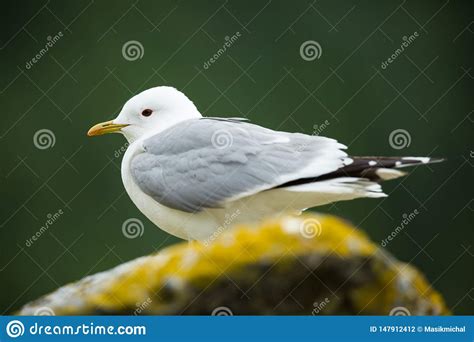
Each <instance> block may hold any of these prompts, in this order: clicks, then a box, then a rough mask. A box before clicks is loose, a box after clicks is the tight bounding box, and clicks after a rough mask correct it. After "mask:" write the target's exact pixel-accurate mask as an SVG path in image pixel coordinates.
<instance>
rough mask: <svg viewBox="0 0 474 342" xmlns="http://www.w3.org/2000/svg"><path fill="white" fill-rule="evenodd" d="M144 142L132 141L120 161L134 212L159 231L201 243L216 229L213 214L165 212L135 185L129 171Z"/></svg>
mask: <svg viewBox="0 0 474 342" xmlns="http://www.w3.org/2000/svg"><path fill="white" fill-rule="evenodd" d="M142 141H143V139H140V140H137V141H134V142H133V143H132V144H131V145H130V146H129V147H128V149H127V151H126V152H125V155H124V157H123V160H122V170H121V171H122V181H123V185H124V187H125V190H126V191H127V193H128V196H130V198H131V200H132V201H133V203H134V204H135V205H136V206H137V208H138V209H139V210H140V211H141V212H142V213H143V214H144V215H145V216H146V217H147V218H148V219H149V220H150V221H152V222H153V223H154V224H156V225H157V226H158V227H160V228H161V229H162V230H164V231H166V232H168V233H170V234H172V235H175V236H177V237H180V238H182V239H186V240H202V239H205V238H207V237H208V236H210V235H211V234H212V233H213V232H214V231H216V230H217V229H218V227H219V222H218V221H217V220H216V214H217V216H220V215H218V213H216V212H215V210H208V211H203V212H200V213H196V214H193V213H186V212H183V211H179V210H175V209H171V208H168V207H166V206H164V205H161V204H160V203H158V202H157V201H155V200H154V199H153V198H152V197H150V196H149V195H147V194H145V193H144V192H143V191H142V190H141V189H140V188H139V187H138V185H137V184H136V183H135V181H134V180H133V177H132V173H131V170H130V164H131V160H132V158H133V157H134V156H135V155H137V154H139V153H141V152H142V151H143V149H142Z"/></svg>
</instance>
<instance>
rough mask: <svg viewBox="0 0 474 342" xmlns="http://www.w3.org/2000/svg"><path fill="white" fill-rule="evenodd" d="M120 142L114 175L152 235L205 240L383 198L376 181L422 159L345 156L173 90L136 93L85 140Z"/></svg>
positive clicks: (313, 138) (333, 145) (325, 142)
mask: <svg viewBox="0 0 474 342" xmlns="http://www.w3.org/2000/svg"><path fill="white" fill-rule="evenodd" d="M107 133H121V134H123V135H124V136H125V138H126V139H127V141H128V147H127V150H126V152H125V154H124V156H123V159H122V165H121V176H122V181H123V184H124V187H125V190H126V192H127V193H128V195H129V196H130V198H131V200H132V201H133V203H134V204H135V205H136V206H137V208H138V209H139V210H140V211H141V212H142V213H143V214H144V215H145V216H146V217H147V218H148V219H149V220H150V221H152V222H153V223H154V224H155V225H157V226H158V227H160V228H161V229H162V230H164V231H166V232H168V233H169V234H172V235H174V236H177V237H179V238H182V239H186V240H205V239H209V238H210V237H212V236H214V235H215V234H216V233H219V232H222V231H223V230H225V229H227V228H229V227H230V226H231V225H235V224H240V223H250V222H256V221H259V220H261V219H263V218H265V217H275V216H279V215H282V214H288V213H290V214H299V213H301V212H302V211H304V210H306V209H308V208H312V207H316V206H321V205H325V204H328V203H332V202H336V201H344V200H352V199H356V198H380V197H385V196H387V195H386V194H385V193H384V192H383V191H382V188H381V186H380V184H379V183H380V182H381V181H385V180H390V179H394V178H398V177H401V176H403V175H405V172H403V171H401V170H400V169H401V168H404V167H407V166H413V165H419V164H428V163H434V162H439V161H442V159H434V158H429V157H353V156H348V155H347V153H346V152H345V151H344V150H345V149H346V146H344V145H343V144H340V143H338V142H337V141H336V140H334V139H331V138H326V137H322V136H318V135H306V134H301V133H288V132H282V131H274V130H271V129H268V128H264V127H261V126H258V125H255V124H252V123H250V122H248V120H246V119H243V118H221V117H203V116H202V115H201V113H200V112H199V110H198V109H197V108H196V106H195V105H194V103H193V102H192V101H191V100H189V99H188V98H187V97H186V95H184V94H183V93H182V92H180V91H178V90H177V89H175V88H173V87H168V86H159V87H154V88H150V89H148V90H145V91H143V92H141V93H139V94H138V95H135V96H134V97H132V98H131V99H130V100H128V101H127V102H126V103H125V105H124V106H123V108H122V110H121V112H120V113H119V114H118V116H117V117H116V118H115V119H113V120H111V121H107V122H103V123H99V124H97V125H95V126H93V127H92V128H91V129H90V130H89V131H88V133H87V134H88V135H89V136H98V135H102V134H107Z"/></svg>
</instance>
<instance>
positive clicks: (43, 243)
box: [0, 0, 474, 314]
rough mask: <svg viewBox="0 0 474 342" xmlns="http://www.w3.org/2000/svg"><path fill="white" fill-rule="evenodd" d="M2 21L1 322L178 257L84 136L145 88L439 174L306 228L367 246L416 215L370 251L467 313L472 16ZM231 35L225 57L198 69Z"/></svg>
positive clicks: (276, 11)
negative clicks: (68, 288)
mask: <svg viewBox="0 0 474 342" xmlns="http://www.w3.org/2000/svg"><path fill="white" fill-rule="evenodd" d="M2 12H3V20H2V24H1V25H2V30H1V33H0V35H1V40H0V44H1V46H2V47H1V50H0V58H1V64H0V65H1V74H2V77H1V84H0V91H1V93H0V99H1V104H2V106H1V107H2V112H1V132H0V134H1V135H0V137H1V139H0V142H1V147H2V151H3V153H2V162H1V164H0V176H1V177H0V179H1V192H2V206H1V210H0V221H1V226H0V277H1V282H0V284H1V285H0V286H1V291H0V309H1V311H0V312H1V313H3V314H6V313H10V312H12V311H14V310H15V309H17V308H19V307H20V306H21V305H23V304H24V303H26V302H27V301H29V300H32V299H35V298H36V297H38V296H40V295H43V294H45V293H47V292H49V291H52V290H54V289H56V288H57V287H59V286H61V285H64V284H66V283H68V282H71V281H74V280H77V279H80V278H82V277H84V276H85V275H87V274H92V273H96V272H99V271H102V270H106V269H109V268H111V267H113V266H115V265H118V264H120V263H122V262H124V261H127V260H131V259H134V258H136V257H139V256H142V255H145V254H148V253H152V252H154V251H156V250H158V249H161V248H163V247H164V246H166V245H169V244H173V243H175V242H177V241H178V239H177V238H174V237H171V236H169V235H168V234H166V233H164V232H162V231H161V230H159V229H158V228H156V227H155V226H154V225H153V224H152V223H151V222H149V221H148V220H147V219H146V218H145V217H143V215H142V214H141V213H140V212H139V211H138V210H137V209H136V208H135V207H134V205H133V204H132V202H131V201H130V199H129V198H128V196H127V194H126V193H124V189H123V186H122V183H121V178H120V162H121V156H122V154H123V153H121V152H120V148H121V147H123V146H124V143H125V140H124V138H123V137H121V136H119V135H114V136H106V137H102V138H96V139H91V138H87V137H86V135H85V133H86V131H87V129H88V128H89V127H90V126H91V125H92V124H94V123H96V122H99V121H104V120H107V119H111V118H113V117H114V116H115V115H116V113H118V112H119V110H120V108H121V106H122V104H123V103H124V102H125V101H126V100H127V99H128V98H130V97H131V96H132V95H133V94H136V93H138V92H140V91H141V90H144V89H147V88H149V87H153V86H157V85H172V86H175V87H177V88H178V89H181V90H183V91H184V92H185V93H186V94H187V95H188V96H189V97H190V98H191V99H192V100H193V101H194V102H195V104H196V105H197V107H198V108H199V109H200V110H201V111H202V112H203V114H204V115H210V116H246V117H248V118H250V119H251V120H252V121H253V122H255V123H257V124H260V125H264V126H267V127H270V128H273V129H279V130H286V131H292V132H296V131H299V132H305V133H308V134H311V133H312V132H313V129H314V128H313V127H314V126H315V125H316V127H317V128H318V129H319V130H321V129H322V127H323V123H325V121H326V120H327V122H328V124H325V126H326V127H325V128H324V129H323V131H322V135H325V136H330V137H334V138H337V139H338V140H340V141H341V142H343V143H345V144H347V145H348V146H349V151H350V153H351V154H354V155H409V156H410V155H415V156H419V155H420V156H424V155H432V156H443V157H447V158H448V161H447V162H446V163H444V164H438V165H432V166H429V167H419V168H417V169H416V170H415V171H414V172H413V173H412V174H411V175H410V176H408V177H406V178H404V179H402V180H397V181H393V182H389V183H386V184H385V185H384V189H385V190H386V192H387V193H389V194H390V197H388V198H386V199H382V200H370V199H363V200H357V201H351V202H344V203H337V204H336V205H332V206H325V207H321V208H318V210H320V211H323V212H330V213H333V214H336V215H339V216H341V217H344V218H346V219H348V220H350V221H352V222H353V223H355V224H357V225H359V226H360V227H361V229H364V230H365V231H366V232H368V234H369V235H370V236H371V237H372V238H373V239H374V241H376V242H378V243H380V241H381V240H382V239H384V238H385V237H386V236H387V235H389V234H390V233H391V232H392V231H393V230H394V229H395V227H396V226H398V225H400V223H401V220H402V218H403V214H409V213H411V212H413V211H414V210H415V209H417V210H418V211H419V214H418V215H416V218H415V219H414V220H413V221H412V222H411V223H410V224H409V225H408V226H407V227H406V228H405V229H404V230H403V232H402V233H400V234H399V235H398V236H397V237H396V238H395V239H394V240H393V241H392V242H390V243H389V244H388V245H387V246H386V247H385V248H387V249H388V250H389V251H390V252H391V253H393V254H394V255H395V256H396V257H397V258H399V259H401V260H403V261H407V262H411V263H412V264H414V265H416V266H417V267H419V268H420V269H421V270H422V271H423V272H424V273H425V274H426V276H427V278H428V279H429V281H430V282H432V283H433V284H434V287H435V288H436V289H437V290H439V291H440V292H441V293H442V294H443V295H444V296H445V298H446V300H447V303H448V305H449V306H450V307H451V308H452V309H453V311H454V313H455V314H472V313H473V308H474V305H473V303H474V302H473V301H474V291H473V286H474V277H473V273H472V270H473V266H474V258H473V253H474V250H473V248H472V244H473V224H472V218H473V214H472V211H473V203H472V200H473V197H472V189H473V181H472V179H473V177H472V176H473V174H472V167H473V163H474V155H473V151H472V145H471V144H472V110H473V101H472V96H473V76H472V75H474V71H472V70H471V67H472V61H473V58H472V57H473V48H472V47H473V34H472V29H473V27H472V23H473V21H472V20H473V2H472V1H461V0H457V1H431V0H430V1H428V0H426V1H403V2H400V1H330V0H321V1H314V2H309V1H276V0H274V1H268V0H264V1H228V2H221V1H200V2H197V1H136V2H131V1H97V0H95V1H92V0H85V1H69V2H67V3H66V2H65V1H54V0H53V1H46V2H45V1H22V0H18V1H3V2H2ZM415 31H416V32H418V35H419V36H418V37H417V38H416V40H415V41H413V42H412V43H411V44H410V46H409V47H408V48H406V49H405V51H404V52H403V53H402V54H400V55H399V56H398V57H397V58H396V59H395V60H394V61H393V62H392V63H391V64H389V65H388V67H387V68H385V69H383V68H382V62H384V61H386V60H387V59H388V58H389V57H390V56H391V55H392V54H393V53H394V52H395V50H396V49H397V48H399V47H400V44H401V43H402V42H403V37H407V36H410V35H412V34H413V33H414V32H415ZM59 32H61V33H62V34H61V35H62V37H59V40H58V41H56V42H55V44H53V46H52V47H50V48H49V49H48V51H47V52H46V53H45V54H44V55H43V56H42V57H41V58H40V59H39V60H37V61H36V63H34V64H33V65H32V66H30V67H27V63H28V61H31V59H32V58H33V57H34V56H35V55H37V54H38V53H40V51H41V49H43V48H44V46H45V44H46V43H47V42H48V41H49V40H48V37H51V39H52V40H54V39H55V38H54V37H55V36H56V35H58V36H60V35H59ZM236 32H239V33H240V37H239V38H238V40H237V41H236V42H235V43H234V44H233V45H232V47H231V48H230V49H228V50H227V51H226V52H225V53H224V54H223V55H222V56H220V57H219V59H218V60H217V61H216V62H215V63H214V64H212V65H211V67H209V68H208V69H205V68H204V63H205V62H206V61H208V60H209V59H210V58H211V57H212V56H213V55H214V54H215V53H216V52H217V51H218V49H219V48H220V47H222V45H223V44H224V42H225V41H226V37H231V36H232V35H234V34H236ZM308 40H314V41H317V42H318V43H319V44H320V46H321V49H322V54H321V56H320V57H319V58H316V59H315V60H313V61H306V60H304V59H303V58H301V56H300V46H301V45H302V44H303V43H304V42H306V41H308ZM129 41H138V42H139V43H140V44H141V45H142V46H143V49H142V52H143V55H142V56H141V58H138V59H137V60H135V61H129V60H127V59H126V58H124V56H123V54H122V47H123V46H124V44H126V43H127V42H129ZM41 129H47V130H50V131H51V132H52V134H53V135H54V140H55V141H54V142H55V143H54V146H51V147H49V148H45V149H40V148H37V147H36V146H35V144H34V136H35V133H37V132H38V131H39V130H41ZM396 129H404V130H406V132H408V134H409V136H410V140H411V141H410V144H409V146H405V147H404V148H402V149H394V148H392V147H391V146H390V143H389V136H390V133H391V132H393V131H394V130H396ZM40 133H41V131H40ZM40 133H38V134H40ZM50 134H51V133H50ZM43 142H46V143H47V141H46V140H45V141H43ZM46 146H48V145H46ZM60 210H61V211H62V213H63V214H60V215H59V218H57V219H56V220H55V222H54V224H53V225H51V226H50V227H49V228H48V229H47V230H46V231H45V232H44V233H43V234H42V235H41V236H40V238H39V239H38V240H37V241H35V242H34V243H33V244H28V243H27V242H26V241H27V239H29V238H30V237H31V236H32V235H34V234H35V233H37V232H38V231H39V230H40V228H41V227H42V226H43V225H44V224H45V223H46V220H47V218H48V215H52V214H54V213H57V212H58V211H60ZM132 217H134V218H139V219H140V220H142V221H143V222H144V226H145V229H144V234H143V235H142V236H141V237H138V238H135V239H128V238H126V237H125V236H124V235H123V234H122V223H123V222H124V221H125V220H127V219H129V218H132Z"/></svg>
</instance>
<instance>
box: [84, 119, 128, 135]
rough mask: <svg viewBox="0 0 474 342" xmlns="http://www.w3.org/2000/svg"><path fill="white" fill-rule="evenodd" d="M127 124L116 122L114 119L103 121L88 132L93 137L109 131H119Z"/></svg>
mask: <svg viewBox="0 0 474 342" xmlns="http://www.w3.org/2000/svg"><path fill="white" fill-rule="evenodd" d="M127 126H128V125H127V124H114V123H113V121H106V122H101V123H99V124H97V125H94V126H92V127H91V129H89V131H88V132H87V135H88V136H90V137H93V136H96V135H102V134H107V133H118V132H119V131H120V130H121V129H122V128H124V127H127Z"/></svg>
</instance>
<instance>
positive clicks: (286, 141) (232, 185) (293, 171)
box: [131, 119, 347, 212]
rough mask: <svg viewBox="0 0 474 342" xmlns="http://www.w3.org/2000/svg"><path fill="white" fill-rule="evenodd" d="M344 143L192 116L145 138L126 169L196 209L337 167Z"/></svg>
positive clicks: (166, 198)
mask: <svg viewBox="0 0 474 342" xmlns="http://www.w3.org/2000/svg"><path fill="white" fill-rule="evenodd" d="M344 148H345V146H344V145H341V144H339V143H338V142H337V141H335V140H333V139H329V138H324V137H319V136H309V135H304V134H299V133H287V132H277V131H272V130H269V129H266V128H263V127H260V126H257V125H253V124H250V123H246V122H231V121H223V120H213V119H193V120H187V121H184V122H182V123H179V124H177V125H175V126H172V127H171V128H169V129H167V130H165V131H163V132H161V133H159V134H156V135H155V136H152V137H151V138H148V139H147V140H145V141H144V143H143V152H142V153H139V154H137V155H136V156H135V157H133V159H132V161H131V171H132V176H133V178H134V180H135V182H136V183H137V185H138V186H139V187H140V189H141V190H142V191H144V192H145V193H146V194H148V195H149V196H151V197H153V198H154V199H155V200H156V201H158V202H159V203H161V204H163V205H165V206H167V207H170V208H173V209H178V210H182V211H186V212H198V211H201V210H203V209H205V208H219V207H223V206H224V205H225V203H226V202H229V201H233V200H236V199H239V198H242V197H245V196H249V195H252V194H255V193H258V192H260V191H263V190H267V189H271V188H274V187H277V186H279V185H281V184H284V183H287V182H291V181H293V180H296V179H300V178H307V177H317V176H320V175H323V174H325V173H328V172H331V171H334V170H337V169H338V168H339V167H341V166H342V163H343V162H342V159H343V158H344V157H346V156H347V155H346V153H345V152H343V151H341V149H344Z"/></svg>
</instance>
